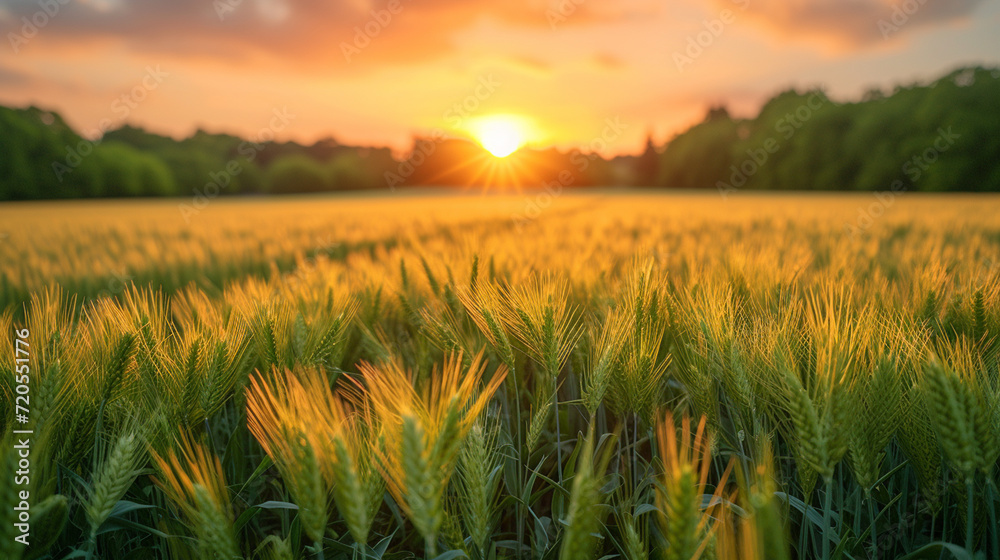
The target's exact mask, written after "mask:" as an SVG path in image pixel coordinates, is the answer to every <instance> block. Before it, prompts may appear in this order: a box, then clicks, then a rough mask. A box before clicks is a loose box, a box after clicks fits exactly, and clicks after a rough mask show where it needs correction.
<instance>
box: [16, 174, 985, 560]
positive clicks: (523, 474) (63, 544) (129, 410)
mask: <svg viewBox="0 0 1000 560" xmlns="http://www.w3.org/2000/svg"><path fill="white" fill-rule="evenodd" d="M186 202H187V201H185V202H184V203H186ZM998 210H1000V197H997V196H963V195H930V194H917V193H901V194H900V193H896V194H894V195H884V194H883V195H881V198H878V197H876V196H873V195H872V194H810V195H805V194H793V193H789V194H760V193H730V194H728V195H727V196H725V197H721V196H720V195H719V194H718V193H715V192H711V193H684V192H679V193H673V194H649V193H648V192H642V191H635V192H630V191H626V192H612V191H584V192H581V193H570V192H561V193H554V194H552V193H535V192H529V193H518V194H496V195H479V194H469V193H458V194H454V193H444V192H435V191H430V192H425V193H420V194H406V195H398V196H397V195H393V196H338V197H303V198H295V197H289V198H282V199H268V198H260V199H253V198H247V199H241V200H212V201H209V202H208V204H207V205H205V206H204V208H200V209H199V211H198V212H196V213H195V214H194V215H186V216H185V215H184V214H182V213H181V212H179V211H178V202H177V201H169V200H168V201H156V202H150V201H128V202H120V201H88V202H74V203H71V204H67V203H23V204H6V205H0V216H2V219H0V224H2V226H0V228H2V229H0V234H2V239H0V241H2V243H0V262H2V263H3V265H2V267H3V268H2V271H0V309H3V313H2V314H0V330H2V331H3V332H4V333H5V335H4V336H5V340H8V341H9V343H8V344H6V345H5V350H4V353H3V355H0V408H2V409H3V410H4V411H5V412H4V414H3V415H2V417H0V429H2V431H3V434H4V443H3V447H2V448H0V453H2V455H0V462H2V463H3V464H4V466H3V468H0V471H2V472H3V473H5V474H4V475H3V477H2V478H0V533H2V537H0V558H4V559H11V560H17V559H20V558H23V559H29V558H30V559H35V558H108V559H126V558H127V559H133V558H137V559H143V558H150V559H152V558H157V559H166V558H171V559H172V558H179V559H186V558H192V559H194V558H199V559H200V558H211V559H214V558H226V559H231V558H248V559H250V558H274V559H297V558H322V559H327V558H345V559H346V558H350V559H360V558H383V559H387V560H388V559H403V558H427V559H430V558H441V559H453V558H463V557H468V558H472V559H475V560H492V559H496V558H523V559H528V558H531V559H543V560H544V559H549V558H560V559H572V560H576V559H580V560H584V559H598V558H602V559H603V558H608V559H610V558H625V559H635V560H645V559H661V558H662V559H671V560H673V559H677V560H691V559H699V558H704V559H719V560H725V559H735V558H747V559H757V558H760V559H765V558H766V559H771V558H775V559H788V560H790V559H792V558H823V559H829V558H854V559H865V558H871V559H874V558H900V557H908V558H949V557H955V558H976V557H977V555H979V557H986V558H1000V526H998V524H997V520H996V515H997V514H996V509H997V500H998V499H1000V492H998V490H997V482H998V475H997V472H996V468H995V467H996V466H997V460H998V458H1000V342H998V340H997V335H998V333H1000V212H998ZM22 335H23V336H22ZM15 339H21V340H24V341H26V342H27V343H28V346H27V349H28V350H27V353H28V356H27V357H26V360H25V361H18V358H20V357H21V356H23V354H19V353H18V351H17V348H21V346H22V345H21V343H17V344H15V342H16V340H15ZM24 364H27V366H28V367H27V368H23V367H22V365H24ZM22 385H26V386H27V387H28V389H25V390H22V389H20V386H22ZM24 391H30V404H28V403H27V402H25V401H19V400H18V396H23V395H24V394H25V393H24ZM18 404H26V405H28V406H27V408H28V410H30V412H29V413H28V414H27V415H26V416H27V418H26V421H24V422H21V421H20V420H18V419H17V416H16V415H15V411H18V410H19V409H17V408H16V407H17V405H18ZM15 431H17V433H15ZM23 432H30V435H29V436H28V437H29V439H30V454H29V457H28V458H27V459H25V460H28V461H29V464H30V481H20V482H17V481H18V478H17V477H16V476H15V475H16V473H17V472H18V470H19V469H23V468H24V463H23V462H22V459H23V454H19V453H18V450H19V449H20V448H19V447H18V444H19V442H20V441H22V440H21V438H22V437H25V436H23V435H22V433H23ZM21 482H24V484H21ZM25 488H27V489H28V490H30V492H29V496H30V499H29V500H27V501H28V502H30V503H29V505H30V508H29V510H28V511H27V512H25V511H24V508H20V509H19V506H20V504H21V503H22V502H23V501H25V500H24V498H23V497H22V495H21V494H20V492H21V491H22V490H24V489H25ZM22 513H24V515H29V514H30V515H29V517H30V544H29V546H27V547H25V546H23V544H21V543H20V542H18V540H16V537H18V535H20V534H21V532H22V531H21V528H19V526H18V524H19V522H21V523H23V519H24V517H23V516H22Z"/></svg>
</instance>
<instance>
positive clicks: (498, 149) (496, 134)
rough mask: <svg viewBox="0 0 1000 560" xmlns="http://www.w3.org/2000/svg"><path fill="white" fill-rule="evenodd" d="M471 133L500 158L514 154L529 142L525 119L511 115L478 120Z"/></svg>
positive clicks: (474, 123) (473, 124)
mask: <svg viewBox="0 0 1000 560" xmlns="http://www.w3.org/2000/svg"><path fill="white" fill-rule="evenodd" d="M470 128H471V132H472V134H473V136H475V138H476V140H478V141H479V143H480V144H482V145H483V147H484V148H486V150H487V151H488V152H490V153H491V154H493V155H494V156H496V157H498V158H503V157H507V156H509V155H510V154H512V153H514V152H515V151H516V150H517V149H518V148H520V147H521V146H523V145H524V143H525V142H526V141H527V126H526V125H525V123H524V122H523V119H520V118H518V117H514V116H511V115H493V116H489V117H482V118H479V119H476V120H475V122H473V123H472V126H471V127H470Z"/></svg>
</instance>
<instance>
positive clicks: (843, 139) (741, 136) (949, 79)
mask: <svg viewBox="0 0 1000 560" xmlns="http://www.w3.org/2000/svg"><path fill="white" fill-rule="evenodd" d="M998 102H1000V69H996V68H983V67H967V68H960V69H957V70H955V71H953V72H950V73H948V74H946V75H944V76H942V77H940V78H938V79H936V80H933V81H931V82H928V83H918V84H911V85H905V86H897V87H896V88H895V89H894V90H893V91H891V92H883V91H881V90H878V89H873V90H870V91H868V92H867V93H865V95H864V96H863V97H862V98H861V99H859V100H857V101H852V102H837V101H834V100H832V99H830V98H829V97H828V96H827V95H826V93H825V92H824V91H822V90H818V89H816V90H807V91H798V90H787V91H784V92H781V93H779V94H778V95H776V96H774V97H773V98H771V99H770V100H769V101H767V102H766V103H765V104H764V105H763V107H762V108H761V110H760V112H759V114H758V115H757V116H756V117H754V118H736V117H733V116H732V115H730V114H729V112H728V111H727V110H726V108H725V107H713V108H711V109H710V110H709V111H708V113H707V115H706V117H705V119H704V120H703V121H702V122H700V123H698V124H696V125H694V126H692V127H691V128H689V129H688V130H686V131H684V132H681V133H679V134H677V135H676V136H674V137H673V138H671V139H670V140H669V141H667V142H666V143H665V144H664V145H662V146H657V145H655V144H654V143H653V142H652V141H648V142H647V146H646V150H645V152H644V153H642V154H641V155H637V156H619V157H615V158H612V159H605V158H602V157H600V156H599V155H597V154H592V153H582V152H579V151H571V152H568V153H567V152H560V151H557V150H554V149H548V150H531V149H523V150H520V151H518V152H515V153H514V154H513V155H511V156H509V157H508V158H507V159H505V160H502V161H497V160H495V159H493V158H492V156H489V155H488V153H487V152H485V150H483V149H482V148H481V147H480V146H478V145H477V144H474V143H472V142H470V141H467V140H463V139H455V138H445V137H443V136H440V135H438V136H431V137H426V138H416V139H415V140H414V145H413V149H412V151H411V153H410V154H408V156H407V157H406V158H404V159H402V160H400V159H397V158H395V157H393V154H392V153H391V151H390V150H389V149H388V148H372V147H355V146H345V145H341V144H339V143H338V142H336V141H335V140H333V139H326V140H321V141H319V142H316V143H314V144H312V145H303V144H299V143H296V142H275V141H267V142H256V141H253V140H249V139H244V138H240V137H237V136H232V135H227V134H210V133H207V132H204V131H198V132H196V133H195V134H193V135H192V136H190V137H188V138H184V139H181V140H176V139H173V138H170V137H167V136H162V135H158V134H154V133H152V132H148V131H145V130H143V129H140V128H136V127H133V126H129V125H125V126H123V127H121V128H118V129H115V130H110V131H108V132H106V133H105V134H103V136H101V137H100V138H96V139H89V138H84V137H82V136H81V135H80V134H79V133H78V132H76V131H74V130H73V129H72V128H71V127H70V126H69V125H68V124H67V123H66V122H65V121H64V120H63V118H62V117H61V116H60V115H59V114H58V113H55V112H51V111H46V110H44V109H40V108H37V107H28V108H23V109H19V108H8V107H0V154H3V155H2V157H0V200H25V199H46V198H91V197H129V196H190V195H191V194H192V193H197V192H201V191H204V190H209V189H210V190H211V191H213V192H218V193H219V194H267V193H270V194H283V193H303V192H325V191H335V190H356V189H395V188H397V187H406V186H412V185H460V186H473V185H481V184H484V183H486V182H489V183H491V186H492V185H497V186H523V187H532V186H541V185H549V184H558V185H560V186H588V185H609V186H617V185H620V186H655V187H668V188H671V187H672V188H699V189H717V190H719V191H720V192H732V191H736V190H740V189H774V190H793V189H794V190H803V189H807V190H890V189H892V190H898V189H900V188H902V189H913V190H924V191H997V190H1000V165H998V164H997V162H998V161H1000V136H998V135H997V134H996V131H997V130H1000V111H998V110H997V107H998V105H997V103H998Z"/></svg>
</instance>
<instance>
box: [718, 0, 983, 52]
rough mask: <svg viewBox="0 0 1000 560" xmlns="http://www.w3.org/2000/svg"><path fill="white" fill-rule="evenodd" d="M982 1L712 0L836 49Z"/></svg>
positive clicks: (779, 31)
mask: <svg viewBox="0 0 1000 560" xmlns="http://www.w3.org/2000/svg"><path fill="white" fill-rule="evenodd" d="M982 1H983V0H948V1H947V2H943V1H937V0H711V3H712V5H713V7H714V8H715V9H717V10H723V9H730V10H732V11H733V12H734V13H736V14H737V16H738V17H747V18H748V19H749V20H750V21H753V22H754V23H755V24H757V25H759V26H761V27H763V28H765V29H767V30H769V31H770V32H772V33H775V34H776V35H778V36H779V37H781V38H783V39H787V38H790V39H795V40H799V41H803V42H808V43H815V44H818V45H820V46H822V47H824V48H827V49H834V50H838V51H845V50H854V49H858V48H862V47H870V46H873V45H876V44H879V43H881V42H884V41H886V40H892V39H896V38H897V37H900V36H902V35H904V34H908V33H911V32H913V31H914V30H917V29H920V28H925V27H930V26H940V25H948V24H952V23H954V22H957V21H961V20H963V19H965V18H966V17H967V16H969V15H970V14H971V13H972V12H973V10H974V9H975V8H976V6H977V5H979V4H981V3H982Z"/></svg>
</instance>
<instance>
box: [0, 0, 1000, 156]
mask: <svg viewBox="0 0 1000 560" xmlns="http://www.w3.org/2000/svg"><path fill="white" fill-rule="evenodd" d="M390 4H391V5H390ZM897 6H904V7H906V8H908V11H910V12H912V13H911V14H908V15H907V14H906V13H905V12H904V11H902V10H900V11H897V13H896V19H895V22H893V20H892V18H893V11H894V7H897ZM46 8H47V9H48V10H49V12H52V13H54V15H51V16H50V15H48V14H46V13H45V9H46ZM390 8H392V9H393V10H394V11H395V13H392V12H390V11H389V9H390ZM373 10H374V11H375V14H374V15H373V13H372V11H373ZM22 18H27V20H28V21H31V20H32V19H33V18H34V20H35V21H36V23H38V22H41V23H42V25H39V26H37V29H36V25H35V24H25V20H23V19H22ZM880 20H881V21H882V22H883V23H882V24H881V25H880ZM727 21H728V23H727ZM706 22H707V23H706ZM890 26H892V27H890ZM366 27H367V29H368V30H369V33H367V34H365V32H364V29H365V28H366ZM0 28H2V30H3V35H4V44H3V46H2V48H0V103H2V104H6V105H15V106H23V105H28V104H36V105H39V106H42V107H45V108H51V109H55V110H58V111H60V112H61V113H62V114H63V116H64V117H66V118H67V120H68V121H69V122H70V124H71V125H73V126H74V127H76V128H77V129H78V130H82V131H89V130H94V129H96V127H97V126H98V123H100V122H101V120H102V119H110V120H111V121H112V122H113V123H114V124H115V125H117V124H119V123H123V122H128V123H131V124H134V125H139V126H143V127H146V128H148V129H150V130H152V131H154V132H160V133H166V134H170V135H173V136H176V137H181V136H186V135H189V134H190V133H192V132H193V131H194V130H195V129H197V128H203V129H206V130H208V131H211V132H230V133H236V134H240V135H245V136H250V137H255V135H257V134H258V133H259V131H260V130H261V129H263V128H266V127H268V125H269V123H270V122H271V120H272V116H273V114H274V111H275V110H284V111H286V112H287V113H288V114H290V115H294V118H291V119H290V122H289V123H288V125H287V126H285V127H283V128H282V130H281V131H280V132H279V133H278V136H279V138H287V139H295V140H299V141H303V142H312V141H314V140H316V139H319V138H323V137H327V136H333V137H334V138H336V139H337V140H339V141H340V142H342V143H346V144H364V145H389V146H392V147H393V148H395V149H397V150H402V149H405V148H406V147H408V146H409V145H410V142H411V138H412V136H413V135H414V134H426V133H429V132H430V131H433V130H434V129H443V130H444V131H446V132H447V133H450V134H473V133H474V131H475V128H476V126H477V123H479V122H481V121H482V119H489V118H493V117H494V116H495V115H509V116H510V117H509V119H511V122H516V123H517V124H518V126H520V127H521V130H522V133H523V134H524V135H525V136H526V137H527V139H528V140H529V141H530V143H531V144H532V145H535V146H547V145H555V146H558V147H561V148H569V147H583V148H585V149H586V148H587V147H588V146H589V145H590V143H591V140H592V139H594V138H596V137H599V136H600V135H601V133H602V130H603V129H604V128H605V127H606V126H608V125H607V123H608V122H609V120H610V121H615V122H619V123H621V125H623V126H624V127H625V129H624V132H623V134H621V135H620V137H619V138H617V139H616V140H615V141H614V142H612V143H611V145H609V146H608V148H607V150H605V151H606V152H607V153H634V152H636V151H638V150H640V149H641V146H642V143H643V141H644V138H645V136H646V134H647V132H649V131H652V133H653V136H654V139H655V140H656V141H657V142H664V141H666V140H667V139H669V138H670V137H671V135H672V134H674V133H675V132H678V131H679V130H682V129H683V128H685V127H687V126H689V125H691V124H693V123H694V122H697V121H698V120H700V119H701V118H702V116H703V115H704V113H705V111H706V108H707V107H708V106H709V105H712V104H717V103H725V104H726V105H728V106H729V107H730V109H731V111H732V112H734V113H735V114H738V115H750V114H753V113H754V112H755V111H756V110H757V108H759V106H760V104H761V102H762V101H764V100H765V99H766V98H768V97H770V96H771V95H773V94H774V93H775V92H776V91H778V90H780V89H783V88H786V87H789V86H799V87H808V86H815V85H825V86H826V87H827V89H828V91H829V92H830V93H831V94H832V95H833V96H834V97H835V98H842V99H846V98H856V97H858V96H860V94H861V93H862V92H863V91H864V90H866V89H868V88H869V87H872V86H881V87H883V88H884V89H889V88H891V87H892V86H893V85H894V84H897V83H908V82H911V81H914V80H920V79H926V78H930V77H934V76H937V75H940V74H942V73H944V72H946V71H948V70H951V69H952V68H954V67H956V66H958V65H965V64H987V65H995V64H998V63H1000V33H998V32H997V30H998V29H1000V3H997V2H986V1H981V0H949V1H944V0H924V2H921V0H907V1H905V2H899V1H897V0H849V1H848V0H675V1H659V2H653V1H647V0H561V1H549V0H502V1H501V0H398V1H397V2H394V3H390V2H387V1H385V0H378V1H369V0H341V1H320V0H298V1H292V0H174V1H165V0H41V1H39V0H28V1H12V0H0ZM709 28H711V29H709ZM359 29H360V30H361V31H360V32H359V31H358V30H359ZM713 31H714V32H715V34H712V32H713ZM359 33H360V34H359ZM699 33H701V35H700V36H699ZM372 35H373V36H372ZM716 35H717V36H716ZM699 38H700V39H701V42H702V45H707V46H700V47H699V48H700V49H701V52H700V53H699V52H698V51H697V50H695V49H694V48H691V49H689V47H690V46H691V45H692V44H693V43H697V41H698V39H699ZM692 55H693V56H692ZM679 57H688V58H686V59H683V62H682V63H681V64H680V67H679V64H678V61H681V60H682V59H681V58H679ZM150 70H152V71H153V73H154V74H155V76H149V75H148V73H149V71H150ZM144 81H145V84H146V89H143V86H142V84H143V83H144ZM136 88H138V89H136ZM131 91H135V92H136V93H137V95H136V98H135V99H128V98H127V99H126V100H125V101H128V103H125V102H124V101H123V100H122V99H121V96H122V95H123V94H125V95H131V94H130V93H129V92H131ZM140 97H141V98H142V99H141V100H140V99H139V98H140ZM463 104H464V105H465V108H462V106H463ZM456 107H457V108H458V109H457V110H456Z"/></svg>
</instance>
